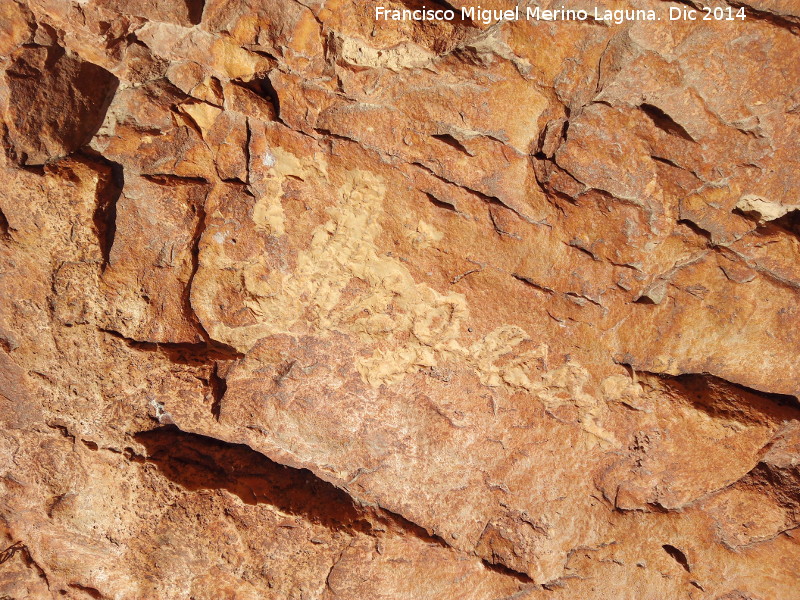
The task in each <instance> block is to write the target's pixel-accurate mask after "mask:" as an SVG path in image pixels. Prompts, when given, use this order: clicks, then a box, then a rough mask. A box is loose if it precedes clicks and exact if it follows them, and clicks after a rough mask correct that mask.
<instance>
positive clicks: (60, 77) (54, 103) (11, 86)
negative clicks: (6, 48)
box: [2, 46, 118, 165]
mask: <svg viewBox="0 0 800 600" xmlns="http://www.w3.org/2000/svg"><path fill="white" fill-rule="evenodd" d="M10 60H11V64H10V65H9V66H8V68H7V69H6V70H5V72H4V74H3V78H4V84H5V85H4V86H3V88H4V90H3V94H2V96H3V98H2V103H3V106H4V123H5V127H6V139H7V144H8V146H7V148H8V150H9V151H10V153H11V155H12V156H14V157H15V159H16V160H17V161H18V162H19V163H20V164H23V165H41V164H44V163H45V162H47V161H50V160H54V159H57V158H61V157H63V156H66V155H67V154H70V153H71V152H73V151H75V150H77V149H78V148H80V147H81V146H83V145H84V144H86V143H87V142H89V140H90V139H91V138H92V136H93V135H94V133H95V132H96V131H97V129H98V128H99V127H100V124H101V123H102V122H103V117H104V115H105V110H106V108H107V107H108V103H109V102H110V100H111V97H112V96H113V94H114V92H115V90H116V88H117V83H118V82H117V78H116V77H114V76H113V75H112V74H111V73H109V72H107V71H105V70H104V69H103V68H101V67H98V66H97V65H94V64H92V63H90V62H87V61H84V60H81V59H80V58H78V57H75V56H72V55H71V54H70V53H68V52H65V50H64V48H61V47H60V46H50V47H32V48H29V47H26V48H22V49H20V50H18V51H16V52H15V53H14V54H12V55H11V57H10Z"/></svg>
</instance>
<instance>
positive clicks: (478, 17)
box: [375, 5, 745, 25]
mask: <svg viewBox="0 0 800 600" xmlns="http://www.w3.org/2000/svg"><path fill="white" fill-rule="evenodd" d="M702 11H705V13H703V12H702ZM734 11H735V12H734ZM457 16H458V17H460V20H462V21H472V22H473V23H483V24H484V25H491V24H492V23H497V22H499V21H519V20H520V19H521V18H523V17H524V18H525V19H527V20H529V21H588V20H594V21H605V22H609V23H615V24H617V25H620V24H622V23H624V22H625V21H661V20H662V19H661V17H660V16H659V15H657V14H656V11H655V10H653V9H650V10H644V9H624V10H622V9H615V10H609V9H605V8H600V7H597V6H595V7H593V8H591V9H589V10H585V9H578V10H576V9H568V8H565V7H564V6H562V7H561V8H557V9H542V8H540V7H538V6H536V7H530V6H529V7H527V8H526V9H525V12H524V13H523V12H521V10H520V7H519V6H517V7H515V8H510V9H505V10H497V9H488V8H481V7H480V6H479V5H478V6H470V7H466V6H465V7H462V8H461V9H460V10H458V11H456V10H450V9H440V8H436V9H434V8H427V7H425V6H423V7H422V8H419V9H415V10H412V9H402V10H401V9H394V8H386V7H385V6H376V7H375V20H376V21H455V20H456V17H457ZM664 16H665V17H666V18H667V19H668V20H670V21H678V20H689V21H700V20H703V21H709V20H713V21H723V20H724V21H733V20H734V19H742V20H743V19H744V18H745V11H744V8H739V9H738V10H736V9H735V8H731V7H727V8H725V9H723V8H719V7H718V8H715V9H714V10H713V11H712V10H711V9H710V8H707V7H706V8H702V9H700V11H698V10H695V9H693V8H686V7H675V6H670V7H669V11H668V12H666V13H665V15H664Z"/></svg>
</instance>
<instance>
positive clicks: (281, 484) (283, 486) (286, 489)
mask: <svg viewBox="0 0 800 600" xmlns="http://www.w3.org/2000/svg"><path fill="white" fill-rule="evenodd" d="M135 438H136V440H137V441H138V442H139V443H141V444H142V445H143V446H144V447H145V448H146V449H147V456H146V458H145V459H144V461H145V462H147V463H150V464H153V465H155V466H156V467H157V468H158V470H159V471H160V472H161V473H162V474H163V475H164V476H165V477H166V478H167V479H169V480H170V481H173V482H174V483H177V484H178V485H180V486H181V487H182V488H184V489H186V490H188V491H198V490H209V489H210V490H215V489H221V490H226V491H228V492H230V493H231V494H234V495H236V496H238V497H239V498H240V499H241V500H242V502H244V503H246V504H251V505H255V504H269V505H271V506H274V507H275V508H277V509H278V510H280V511H281V512H284V513H287V514H292V515H297V516H301V517H303V518H305V519H308V520H309V521H311V522H314V523H319V524H321V525H324V526H326V527H328V528H330V529H332V530H340V529H352V530H358V531H362V532H365V533H369V532H370V531H371V525H370V524H369V522H368V521H367V519H366V518H365V514H364V511H363V510H362V509H361V508H360V507H358V506H356V504H355V503H354V502H353V500H352V498H350V496H348V495H347V494H346V493H345V492H343V491H342V490H339V489H338V488H336V487H334V486H333V485H331V484H330V483H327V482H325V481H323V480H321V479H319V478H318V477H316V476H315V475H314V474H313V473H311V472H310V471H308V470H306V469H294V468H291V467H286V466H283V465H280V464H278V463H276V462H273V461H271V460H270V459H268V458H266V457H265V456H264V455H262V454H260V453H258V452H255V451H254V450H252V449H251V448H249V447H248V446H246V445H244V444H230V443H227V442H223V441H220V440H217V439H214V438H210V437H206V436H202V435H197V434H193V433H186V432H183V431H181V430H180V429H178V428H177V427H174V426H167V427H162V428H159V429H154V430H151V431H146V432H142V433H138V434H136V436H135Z"/></svg>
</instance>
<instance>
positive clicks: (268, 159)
mask: <svg viewBox="0 0 800 600" xmlns="http://www.w3.org/2000/svg"><path fill="white" fill-rule="evenodd" d="M262 161H263V162H264V166H265V167H274V166H275V157H274V156H273V155H272V153H271V152H267V153H266V154H264V158H263V159H262Z"/></svg>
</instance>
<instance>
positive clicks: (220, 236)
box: [214, 231, 225, 244]
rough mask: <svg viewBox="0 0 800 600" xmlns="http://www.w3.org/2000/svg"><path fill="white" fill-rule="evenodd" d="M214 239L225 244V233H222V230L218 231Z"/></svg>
mask: <svg viewBox="0 0 800 600" xmlns="http://www.w3.org/2000/svg"><path fill="white" fill-rule="evenodd" d="M214 241H215V242H217V243H218V244H224V243H225V234H224V233H222V232H221V231H218V232H217V233H215V234H214Z"/></svg>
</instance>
